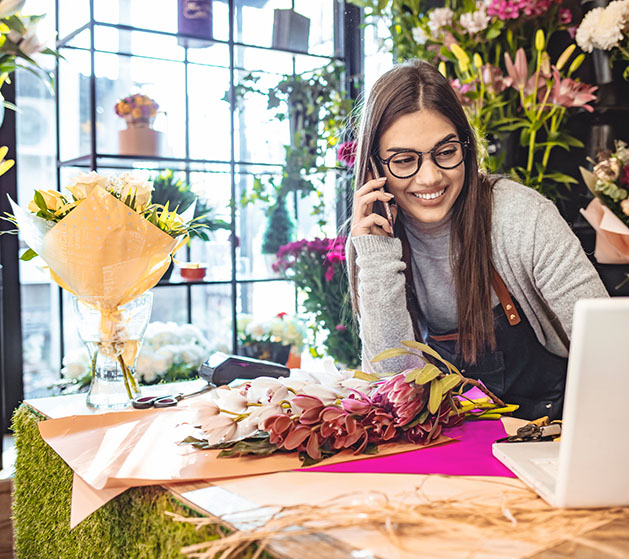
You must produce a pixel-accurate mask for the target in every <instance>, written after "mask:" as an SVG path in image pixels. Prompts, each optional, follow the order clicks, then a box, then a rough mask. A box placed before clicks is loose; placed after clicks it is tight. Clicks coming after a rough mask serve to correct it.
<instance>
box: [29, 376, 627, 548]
mask: <svg viewBox="0 0 629 559" xmlns="http://www.w3.org/2000/svg"><path fill="white" fill-rule="evenodd" d="M202 384H203V382H202V381H190V382H186V383H177V388H176V389H175V388H173V387H171V386H169V385H160V386H155V387H151V388H149V389H148V390H145V392H153V393H161V394H169V393H173V392H192V391H194V390H196V389H198V388H199V387H200V386H202ZM84 402H85V396H84V395H72V396H61V397H56V398H42V399H37V400H29V401H27V402H26V404H27V405H28V406H30V407H31V408H32V409H34V410H37V411H38V412H40V413H42V414H43V415H45V416H46V417H49V418H56V417H64V416H68V415H76V414H84V413H95V412H94V411H93V410H90V409H88V408H86V407H85V403H84ZM18 452H19V449H18ZM18 462H19V460H18ZM496 482H497V483H496ZM419 484H423V486H422V488H423V490H424V492H425V493H426V494H427V495H431V496H434V497H440V498H442V497H444V496H447V495H457V496H460V495H467V494H471V493H473V492H474V491H479V488H480V490H483V487H485V488H487V492H488V494H489V493H491V492H492V491H493V492H496V494H500V492H501V491H502V490H503V488H505V487H506V488H507V490H508V491H510V490H511V489H513V490H515V491H520V492H523V491H525V492H528V490H526V489H525V488H524V486H523V484H521V482H519V480H515V479H508V478H466V477H448V476H422V475H409V474H346V473H324V472H280V473H277V474H269V475H264V476H257V477H249V478H239V479H232V480H226V481H224V482H221V483H215V484H210V483H207V482H203V481H200V482H197V483H192V484H189V483H188V484H174V485H172V486H168V487H166V488H165V490H167V491H170V492H171V494H172V495H174V496H175V497H176V498H177V500H179V501H181V502H182V503H185V504H186V505H188V506H189V507H191V508H192V509H194V510H195V511H198V512H199V513H201V514H203V515H211V516H215V517H221V518H225V524H227V525H231V526H232V527H233V528H235V529H239V528H242V527H243V524H244V523H246V522H247V520H246V519H245V520H236V519H231V520H230V518H229V515H230V514H233V513H234V512H238V511H243V510H250V509H252V508H255V507H264V506H268V505H271V504H277V505H290V504H300V503H302V502H303V501H304V499H307V500H309V502H313V504H320V503H325V502H326V500H327V499H330V498H333V497H335V496H337V495H338V493H339V491H341V492H346V493H352V492H356V494H359V493H360V492H361V491H363V490H364V488H365V487H372V488H377V489H379V490H381V491H383V492H384V493H386V494H387V495H399V494H400V493H401V492H403V491H404V490H405V489H410V488H413V487H416V486H418V485H419ZM483 484H485V485H483ZM125 514H129V515H132V514H133V511H132V510H129V511H128V513H126V512H125ZM588 514H589V513H588ZM592 514H594V513H592ZM225 515H228V516H227V517H226V516H225ZM121 521H123V522H124V518H122V519H121ZM521 529H522V527H516V528H514V537H513V541H507V542H505V541H500V542H495V554H491V553H487V550H486V549H485V551H482V552H480V553H475V552H473V550H469V549H468V550H467V551H463V548H464V546H463V547H462V546H461V542H456V541H452V542H448V541H446V540H442V541H440V542H436V544H437V547H438V548H439V549H436V550H434V555H431V554H428V555H425V554H418V552H417V549H412V551H411V552H408V551H407V552H405V551H403V550H402V549H400V548H399V547H397V546H395V545H392V544H391V543H390V542H389V541H388V540H387V538H385V537H384V536H383V535H382V534H380V533H379V532H377V531H375V530H366V529H357V528H353V529H345V530H336V531H331V532H330V533H326V534H313V535H309V536H307V537H299V538H292V539H283V540H282V541H281V542H277V543H273V544H271V546H270V548H269V550H270V552H271V553H272V555H273V556H274V557H278V558H281V559H308V558H310V557H312V558H314V557H317V558H320V557H326V559H341V558H343V559H348V558H350V559H369V558H371V557H373V558H382V559H384V558H385V557H386V558H390V559H409V558H411V557H417V556H422V557H424V556H425V557H433V556H434V557H479V558H480V557H483V558H484V559H489V558H490V557H496V558H497V559H509V558H510V557H529V558H531V559H533V558H534V559H559V558H568V557H570V558H571V559H575V558H577V559H581V558H583V559H584V558H586V557H587V558H590V557H597V558H602V559H608V558H609V559H612V558H614V559H617V558H619V557H627V558H629V509H625V510H624V516H622V517H621V518H618V519H617V520H615V521H613V522H605V523H604V525H602V526H600V527H598V528H597V529H595V530H592V531H590V532H589V533H587V534H586V539H587V540H588V541H587V542H585V543H583V542H582V543H580V542H576V543H575V542H564V543H561V544H559V545H555V546H554V547H552V548H547V549H534V548H535V546H534V545H533V546H529V547H528V548H527V547H526V546H523V545H522V544H521V542H520V540H521V532H519V531H520V530H521ZM516 536H518V537H517V538H516ZM533 543H535V542H533ZM410 545H411V546H415V545H418V544H417V542H414V543H411V544H410ZM592 545H595V546H596V549H595V550H593V548H592ZM489 547H490V548H491V549H494V547H493V544H492V545H490V546H489ZM538 547H539V546H538ZM527 550H528V551H527ZM531 550H532V551H531ZM29 559H30V558H29Z"/></svg>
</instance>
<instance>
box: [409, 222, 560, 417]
mask: <svg viewBox="0 0 629 559" xmlns="http://www.w3.org/2000/svg"><path fill="white" fill-rule="evenodd" d="M400 237H403V238H402V244H403V247H404V245H406V247H404V251H403V252H404V253H405V254H404V257H405V258H404V259H405V261H406V264H407V271H406V279H407V291H408V292H409V293H407V304H408V306H409V310H410V309H411V305H413V306H414V307H415V308H414V309H413V312H411V318H412V319H413V321H415V320H418V319H419V305H418V303H417V297H416V295H415V293H414V291H415V290H414V283H412V272H411V271H410V270H411V268H410V264H411V263H410V247H409V246H408V241H407V240H406V238H405V235H404V233H402V235H400ZM407 259H408V260H407ZM493 279H494V281H493V282H492V284H493V287H494V290H495V291H496V294H497V295H498V299H499V300H500V305H497V306H496V307H495V308H494V331H495V335H496V349H495V351H492V352H490V353H485V354H483V355H481V356H480V357H478V359H477V362H476V363H475V364H473V365H471V364H469V363H466V362H465V361H464V360H463V358H462V356H461V355H460V352H459V351H458V350H457V348H456V345H457V340H458V333H457V331H456V330H453V331H451V332H446V333H442V334H440V335H437V334H432V333H430V332H429V336H428V340H427V343H428V345H429V346H430V347H432V348H434V349H435V350H436V351H437V352H438V353H439V354H440V355H441V356H442V357H443V358H444V359H447V360H448V361H450V362H451V363H453V364H454V365H455V366H456V367H457V368H458V369H459V370H460V371H461V372H462V373H463V375H464V376H466V377H468V378H474V379H478V380H480V381H482V382H483V384H484V385H485V386H487V388H489V389H490V390H491V391H492V392H493V393H494V394H496V396H498V397H499V398H501V399H502V400H503V401H504V402H505V403H508V404H518V405H519V406H520V407H519V408H518V410H517V411H516V412H514V413H513V415H514V416H515V417H521V418H523V419H530V420H532V419H537V418H539V417H543V416H545V415H547V416H548V417H549V419H550V420H553V419H560V418H561V414H562V410H563V399H564V389H565V386H566V370H567V367H568V360H567V359H566V358H565V357H559V356H558V355H555V354H553V353H551V352H550V351H548V350H547V349H546V348H545V347H544V346H543V345H542V344H541V343H540V342H539V340H538V339H537V336H536V335H535V331H534V330H533V328H532V327H531V325H530V323H529V321H528V320H527V318H526V316H524V313H523V312H522V309H521V308H520V306H519V304H518V303H517V302H516V301H514V300H513V299H512V297H511V295H510V294H509V291H508V289H507V287H506V285H505V284H504V281H503V280H502V278H501V277H500V276H499V275H498V273H497V272H496V271H495V270H494V277H493ZM409 280H410V282H411V283H410V286H411V289H408V286H409ZM415 336H416V337H417V336H418V330H417V329H416V332H415ZM420 336H421V335H420ZM420 341H421V340H420ZM435 364H437V365H438V363H435Z"/></svg>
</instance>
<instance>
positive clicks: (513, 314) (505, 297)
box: [491, 266, 520, 326]
mask: <svg viewBox="0 0 629 559" xmlns="http://www.w3.org/2000/svg"><path fill="white" fill-rule="evenodd" d="M491 284H492V286H493V288H494V290H495V291H496V295H498V300H499V301H500V304H501V305H502V310H503V311H504V313H505V316H506V317H507V320H508V322H509V326H515V325H516V324H519V323H520V315H519V314H518V310H517V309H516V308H515V305H514V303H513V299H512V298H511V294H510V293H509V290H508V289H507V286H506V285H505V282H504V281H503V280H502V278H501V277H500V274H499V273H498V272H497V271H496V268H494V267H493V266H492V282H491Z"/></svg>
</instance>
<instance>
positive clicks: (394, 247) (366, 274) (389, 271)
mask: <svg viewBox="0 0 629 559" xmlns="http://www.w3.org/2000/svg"><path fill="white" fill-rule="evenodd" d="M352 243H353V245H354V248H355V250H356V265H357V266H358V308H359V312H360V317H359V325H360V337H361V340H362V344H363V348H362V360H363V369H364V370H365V371H369V372H373V371H377V372H399V371H402V370H404V369H408V368H411V367H417V366H422V365H423V363H422V361H421V360H420V359H417V358H416V357H414V356H402V357H395V358H392V359H386V360H384V361H381V362H378V363H373V364H372V363H370V359H372V358H373V357H375V356H376V355H377V354H378V353H380V352H381V351H384V350H385V349H391V348H396V347H402V345H401V342H402V341H403V340H413V339H414V334H413V325H412V323H411V317H410V314H409V313H408V310H407V308H406V283H405V276H404V270H405V269H406V265H405V264H404V262H403V261H402V243H401V242H400V239H392V238H390V237H381V236H378V235H361V236H359V237H352Z"/></svg>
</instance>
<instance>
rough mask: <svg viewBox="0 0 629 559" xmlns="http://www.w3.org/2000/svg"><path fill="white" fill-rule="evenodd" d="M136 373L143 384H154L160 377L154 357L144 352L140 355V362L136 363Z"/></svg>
mask: <svg viewBox="0 0 629 559" xmlns="http://www.w3.org/2000/svg"><path fill="white" fill-rule="evenodd" d="M135 371H136V373H137V375H138V377H139V378H141V379H142V381H143V382H153V381H155V380H156V379H157V376H158V371H157V369H156V367H155V361H154V360H153V357H152V356H151V355H147V353H146V352H144V351H140V355H138V360H137V361H136V363H135Z"/></svg>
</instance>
